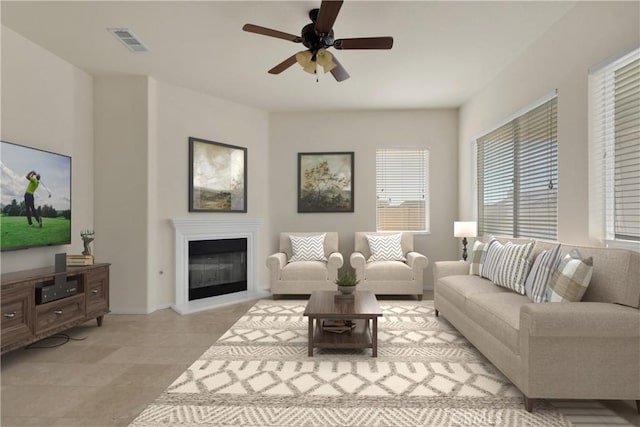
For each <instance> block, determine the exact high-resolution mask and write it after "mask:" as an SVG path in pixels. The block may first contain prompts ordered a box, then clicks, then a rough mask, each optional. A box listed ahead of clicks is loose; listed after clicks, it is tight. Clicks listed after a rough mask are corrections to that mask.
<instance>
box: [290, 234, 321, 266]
mask: <svg viewBox="0 0 640 427" xmlns="http://www.w3.org/2000/svg"><path fill="white" fill-rule="evenodd" d="M325 235H326V233H323V234H318V235H317V236H289V239H290V240H291V250H292V252H293V255H292V256H291V258H290V259H289V262H296V261H326V260H327V257H326V256H324V238H325Z"/></svg>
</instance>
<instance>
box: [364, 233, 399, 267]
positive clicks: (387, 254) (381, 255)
mask: <svg viewBox="0 0 640 427" xmlns="http://www.w3.org/2000/svg"><path fill="white" fill-rule="evenodd" d="M401 239H402V234H390V235H388V236H374V235H367V240H368V241H369V250H370V251H371V256H370V257H369V259H368V260H367V262H374V261H406V260H407V259H406V258H405V257H404V253H403V252H402V245H401V244H400V242H401Z"/></svg>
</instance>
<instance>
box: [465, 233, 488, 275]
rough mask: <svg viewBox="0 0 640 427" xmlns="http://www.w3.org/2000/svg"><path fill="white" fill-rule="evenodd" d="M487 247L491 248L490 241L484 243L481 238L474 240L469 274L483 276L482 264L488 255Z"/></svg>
mask: <svg viewBox="0 0 640 427" xmlns="http://www.w3.org/2000/svg"><path fill="white" fill-rule="evenodd" d="M487 249H489V244H488V243H483V242H481V241H479V240H476V241H475V242H473V251H472V252H471V265H470V266H469V274H475V275H476V276H482V265H483V264H484V260H485V257H486V256H487Z"/></svg>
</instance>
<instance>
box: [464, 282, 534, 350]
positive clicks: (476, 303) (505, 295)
mask: <svg viewBox="0 0 640 427" xmlns="http://www.w3.org/2000/svg"><path fill="white" fill-rule="evenodd" d="M527 303H531V301H529V298H527V297H526V296H525V295H520V294H517V293H515V292H509V291H506V292H502V293H495V292H485V293H476V294H472V295H469V297H468V298H467V302H466V306H465V309H466V310H465V312H466V313H467V315H468V316H469V318H471V320H473V321H474V322H476V323H477V324H478V325H479V326H481V327H482V328H483V329H484V330H486V331H487V332H489V333H490V334H491V335H493V336H495V337H496V339H498V340H499V341H500V342H501V343H503V344H504V345H506V346H507V347H509V349H511V350H512V351H513V352H514V353H516V354H520V352H519V350H518V331H519V329H520V307H521V306H522V305H523V304H527Z"/></svg>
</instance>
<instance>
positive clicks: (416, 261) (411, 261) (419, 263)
mask: <svg viewBox="0 0 640 427" xmlns="http://www.w3.org/2000/svg"><path fill="white" fill-rule="evenodd" d="M407 265H408V266H409V267H411V268H413V269H414V270H415V269H417V268H420V269H425V268H427V266H428V265H429V258H427V257H426V256H424V255H422V254H421V253H419V252H408V253H407Z"/></svg>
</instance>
